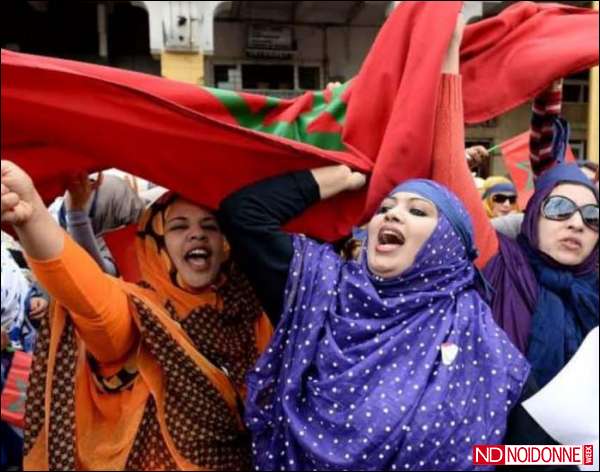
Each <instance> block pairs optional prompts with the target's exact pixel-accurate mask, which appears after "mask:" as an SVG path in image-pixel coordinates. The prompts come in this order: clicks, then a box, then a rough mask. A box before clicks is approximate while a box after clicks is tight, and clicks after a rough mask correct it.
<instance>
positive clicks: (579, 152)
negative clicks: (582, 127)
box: [569, 139, 587, 160]
mask: <svg viewBox="0 0 600 472" xmlns="http://www.w3.org/2000/svg"><path fill="white" fill-rule="evenodd" d="M569 146H571V150H572V151H573V154H574V155H575V159H577V160H580V159H585V158H586V151H587V149H586V148H587V142H586V141H584V140H581V139H579V140H575V139H574V140H571V141H569Z"/></svg>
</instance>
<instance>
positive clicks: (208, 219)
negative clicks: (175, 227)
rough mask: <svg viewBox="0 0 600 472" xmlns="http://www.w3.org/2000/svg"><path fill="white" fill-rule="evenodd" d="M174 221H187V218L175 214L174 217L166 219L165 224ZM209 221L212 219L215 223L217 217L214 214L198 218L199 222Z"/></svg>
mask: <svg viewBox="0 0 600 472" xmlns="http://www.w3.org/2000/svg"><path fill="white" fill-rule="evenodd" d="M175 221H181V222H184V223H187V221H188V218H187V217H185V216H175V217H174V218H171V219H170V220H167V224H170V223H173V222H175ZM209 221H214V222H215V223H216V221H217V219H216V218H215V217H214V216H205V217H204V218H202V219H201V220H200V223H207V222H209Z"/></svg>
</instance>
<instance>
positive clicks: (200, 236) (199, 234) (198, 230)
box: [187, 226, 208, 241]
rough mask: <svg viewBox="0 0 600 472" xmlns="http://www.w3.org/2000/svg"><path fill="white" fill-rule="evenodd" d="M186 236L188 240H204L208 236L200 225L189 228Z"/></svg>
mask: <svg viewBox="0 0 600 472" xmlns="http://www.w3.org/2000/svg"><path fill="white" fill-rule="evenodd" d="M187 238H188V240H189V241H194V240H196V241H205V240H207V239H208V236H207V235H206V232H205V231H204V229H203V228H202V226H194V227H192V228H191V229H190V232H189V233H188V235H187Z"/></svg>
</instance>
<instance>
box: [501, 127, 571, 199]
mask: <svg viewBox="0 0 600 472" xmlns="http://www.w3.org/2000/svg"><path fill="white" fill-rule="evenodd" d="M489 151H490V155H491V156H499V157H501V158H502V159H503V160H504V165H505V166H506V169H507V170H508V172H509V174H510V177H511V180H512V181H513V182H514V184H515V187H517V193H518V200H519V208H525V207H526V206H527V202H528V201H529V199H530V198H531V195H533V191H534V187H533V182H534V175H533V171H532V170H531V163H530V161H529V131H526V132H524V133H521V134H519V135H517V136H514V137H513V138H510V139H509V140H507V141H504V142H503V143H500V144H498V145H497V146H494V147H493V148H491V149H490V150H489ZM565 160H566V161H567V162H575V155H574V154H573V150H572V149H571V147H570V146H567V147H566V152H565Z"/></svg>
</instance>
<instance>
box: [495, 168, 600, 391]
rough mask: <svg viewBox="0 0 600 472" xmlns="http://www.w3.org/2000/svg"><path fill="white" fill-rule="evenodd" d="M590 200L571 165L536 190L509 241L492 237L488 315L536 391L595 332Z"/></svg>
mask: <svg viewBox="0 0 600 472" xmlns="http://www.w3.org/2000/svg"><path fill="white" fill-rule="evenodd" d="M597 264H598V192H597V190H596V188H595V186H594V184H593V183H592V182H590V180H589V179H588V178H587V177H586V176H585V174H584V173H583V172H582V171H581V170H580V169H578V168H577V166H576V165H566V164H559V165H557V166H555V167H554V168H552V169H551V170H549V171H547V172H546V173H545V174H543V175H542V176H541V177H540V178H538V180H537V182H536V191H535V193H534V195H533V197H532V198H531V200H530V201H529V203H528V205H527V208H526V210H525V219H524V221H523V225H522V228H521V233H520V235H519V236H518V238H517V240H516V241H514V240H512V239H509V238H506V237H503V236H499V253H498V254H497V255H496V256H495V257H494V258H493V259H492V260H491V261H490V263H489V264H488V265H487V267H486V269H485V271H484V273H485V275H486V276H487V278H488V280H489V281H490V282H491V284H492V285H493V287H494V288H495V290H496V292H495V294H494V298H493V312H494V317H495V318H496V321H497V322H498V324H499V325H500V326H501V327H503V328H504V330H505V331H506V332H507V333H508V335H509V337H510V338H511V339H512V340H513V342H514V343H515V344H516V346H517V347H518V348H519V349H520V350H521V351H522V352H523V353H525V354H526V356H527V358H528V359H529V361H530V362H531V364H532V372H533V374H534V375H535V377H536V380H537V381H538V384H539V385H540V387H541V386H543V385H545V384H546V383H548V382H549V381H550V380H551V379H552V378H553V377H554V376H555V375H556V374H557V373H558V372H559V371H560V370H561V369H562V367H563V366H564V365H565V364H566V363H567V362H568V361H569V359H571V357H572V356H573V354H575V352H576V351H577V349H578V347H579V345H580V344H581V342H582V341H583V338H585V336H586V334H587V333H588V332H589V331H590V330H591V329H592V328H594V327H595V326H598V270H597V267H598V266H597Z"/></svg>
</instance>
